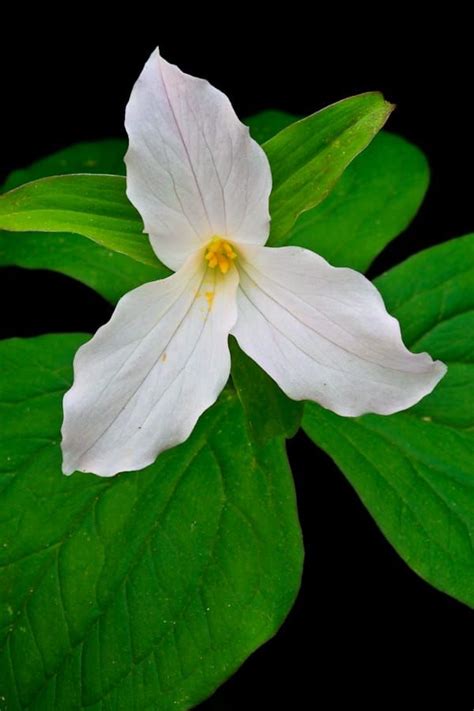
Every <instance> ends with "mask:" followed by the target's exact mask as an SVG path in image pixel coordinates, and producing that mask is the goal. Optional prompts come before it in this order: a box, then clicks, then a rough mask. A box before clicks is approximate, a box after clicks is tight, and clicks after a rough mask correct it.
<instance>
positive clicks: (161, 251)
mask: <svg viewBox="0 0 474 711" xmlns="http://www.w3.org/2000/svg"><path fill="white" fill-rule="evenodd" d="M125 125H126V129H127V132H128V135H129V139H130V146H129V150H128V153H127V155H126V158H125V162H126V165H127V194H128V197H129V198H130V200H131V202H132V203H133V204H134V205H135V207H136V208H137V209H138V211H139V212H140V214H141V216H142V218H143V221H144V225H145V232H147V233H148V235H149V238H150V241H151V244H152V246H153V249H154V250H155V252H156V254H157V256H158V257H159V259H161V261H162V262H164V263H165V264H166V265H167V266H168V267H170V268H171V269H173V270H174V271H175V272H176V273H175V274H173V275H172V276H170V277H169V278H167V279H163V280H161V281H156V282H153V283H150V284H144V285H143V286H140V287H138V288H137V289H134V290H133V291H131V292H130V293H128V294H126V295H125V296H124V297H123V298H122V299H121V300H120V301H119V303H118V305H117V308H116V309H115V312H114V314H113V316H112V318H111V320H110V321H109V323H107V324H106V325H105V326H103V327H102V328H100V329H99V331H98V332H97V333H96V335H95V336H94V337H93V338H92V339H91V340H90V341H89V342H88V343H86V344H85V345H84V346H82V348H80V349H79V351H78V353H77V355H76V358H75V361H74V371H75V377H74V385H73V387H72V388H71V390H69V392H68V393H67V394H66V396H65V398H64V424H63V429H62V433H63V442H62V448H63V456H64V464H63V471H64V472H65V473H66V474H70V473H71V472H73V471H75V470H80V471H88V472H94V473H95V474H99V475H100V476H112V475H113V474H116V473H117V472H119V471H126V470H135V469H141V468H142V467H145V466H146V465H148V464H150V463H152V462H153V461H154V460H155V458H156V456H157V455H158V454H159V453H160V452H161V451H163V450H164V449H168V448H169V447H173V446H174V445H176V444H178V443H180V442H183V440H185V439H186V438H187V437H188V436H189V435H190V433H191V431H192V429H193V427H194V425H195V424H196V421H197V420H198V418H199V416H200V415H201V413H202V412H203V411H204V410H206V409H207V408H208V407H209V406H210V405H212V404H213V403H214V402H215V400H216V399H217V397H218V395H219V393H220V392H221V390H222V389H223V387H224V386H225V384H226V382H227V379H228V377H229V372H230V355H229V348H228V336H229V334H233V335H234V336H235V337H236V339H237V341H238V343H239V345H240V347H241V348H242V349H243V350H244V351H245V352H246V353H247V354H248V355H249V356H251V357H252V358H253V359H254V360H255V361H256V362H257V363H258V364H259V365H260V366H261V367H262V368H264V370H266V372H267V373H268V374H269V375H270V376H271V377H272V378H273V379H274V380H275V381H276V382H277V383H278V385H279V386H280V387H281V388H282V390H284V392H285V393H286V394H287V395H288V396H289V397H290V398H294V399H296V400H302V399H305V400H314V401H316V402H318V403H320V404H321V405H323V406H324V407H327V408H329V409H331V410H333V411H334V412H336V413H338V414H340V415H347V416H356V415H362V414H363V413H367V412H375V413H380V414H385V415H388V414H390V413H393V412H397V411H398V410H403V409H405V408H407V407H410V406H411V405H413V404H414V403H416V402H417V401H418V400H420V399H421V398H422V397H423V396H425V395H426V394H427V393H429V392H431V390H432V389H433V388H434V387H435V385H436V383H437V382H438V381H439V380H440V379H441V378H442V377H443V375H444V373H445V372H446V367H445V366H444V365H443V364H442V363H441V362H439V361H436V362H433V361H432V359H431V358H430V357H429V355H427V354H426V353H422V354H416V355H415V354H412V353H410V352H409V351H408V350H407V349H406V348H405V346H404V345H403V342H402V340H401V336H400V328H399V325H398V322H397V321H396V320H395V319H394V318H392V317H391V316H389V315H388V314H387V312H386V310H385V307H384V304H383V301H382V298H381V296H380V295H379V293H378V291H377V290H376V289H375V287H374V286H372V284H371V283H370V282H369V281H367V279H365V277H363V276H362V275H361V274H358V273H357V272H355V271H352V270H351V269H335V268H334V267H331V266H330V265H329V264H328V263H327V262H326V261H325V260H324V259H322V258H321V257H319V256H318V255H317V254H314V253H313V252H310V251H308V250H306V249H302V248H299V247H281V248H278V249H272V248H268V247H264V246H263V245H264V244H265V242H266V240H267V237H268V232H269V224H270V215H269V212H268V202H269V195H270V191H271V173H270V167H269V164H268V161H267V158H266V156H265V153H264V152H263V150H262V149H261V148H260V146H259V145H258V144H257V143H256V142H255V141H254V140H252V139H251V138H250V136H249V132H248V129H247V128H246V127H245V126H244V125H243V124H242V123H241V122H240V121H239V120H238V118H237V117H236V115H235V113H234V110H233V108H232V106H231V104H230V102H229V100H228V99H227V97H226V96H225V95H224V94H222V93H221V92H220V91H218V90H217V89H215V88H214V87H212V86H211V85H210V84H208V82H206V81H204V80H202V79H196V78H195V77H192V76H189V75H187V74H183V72H181V71H180V70H179V69H178V68H177V67H176V66H174V65H171V64H168V63H167V62H166V61H165V60H164V59H162V58H161V57H160V54H159V52H158V50H156V51H155V52H154V53H153V54H152V55H151V57H150V59H149V60H148V62H147V64H146V65H145V67H144V69H143V71H142V73H141V75H140V77H139V79H138V81H137V83H136V84H135V86H134V88H133V91H132V95H131V97H130V101H129V103H128V106H127V112H126V120H125Z"/></svg>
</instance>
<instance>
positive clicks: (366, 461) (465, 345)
mask: <svg viewBox="0 0 474 711" xmlns="http://www.w3.org/2000/svg"><path fill="white" fill-rule="evenodd" d="M376 283H377V286H378V288H379V289H380V291H381V292H382V295H383V296H384V299H385V301H386V303H387V307H388V309H389V311H390V312H391V313H393V314H394V315H395V316H396V317H397V318H398V319H400V322H401V325H402V331H403V334H404V338H405V342H406V343H407V345H408V346H409V347H410V348H412V349H413V350H414V351H428V352H429V353H430V354H431V355H432V356H433V357H435V358H440V359H441V360H443V361H444V362H445V363H447V365H448V373H447V375H446V376H445V378H444V379H443V380H442V381H441V383H440V384H439V385H438V387H437V388H436V389H435V391H434V392H433V393H432V394H431V395H429V396H428V397H426V398H425V399H424V400H422V402H420V403H419V404H418V405H416V406H415V407H413V408H411V409H410V410H409V411H406V412H402V413H399V414H396V415H391V416H390V417H380V416H376V415H370V416H369V415H366V416H364V417H359V418H354V419H350V418H342V417H338V416H337V415H334V414H333V413H330V412H329V411H327V410H323V409H322V408H320V407H318V406H316V405H308V406H307V407H305V415H304V418H303V427H304V429H305V430H306V432H307V433H308V434H309V436H310V437H311V438H312V439H313V440H314V441H315V442H316V444H318V445H319V446H320V447H322V448H323V449H324V450H326V452H328V454H330V455H331V456H332V457H333V459H334V460H335V462H336V463H337V464H338V465H339V466H340V467H341V469H342V471H343V472H344V473H345V474H346V476H347V478H348V479H349V481H350V482H351V483H352V485H353V486H354V488H355V489H356V491H357V492H358V494H359V496H360V497H361V499H362V501H363V502H364V504H365V505H366V506H367V508H368V509H369V511H370V512H371V514H372V515H373V517H374V518H375V520H376V521H377V523H378V525H379V526H380V528H381V529H382V531H383V533H384V534H385V535H386V536H387V538H388V539H389V541H390V542H391V543H392V544H393V546H394V547H395V548H396V550H397V551H398V552H399V554H400V555H401V556H402V558H404V560H405V561H406V562H407V563H408V565H410V566H411V567H412V568H413V570H415V571H416V572H417V573H418V574H419V575H421V576H422V577H423V578H425V580H427V581H428V582H430V583H432V585H434V586H435V587H437V588H439V589H440V590H443V591H444V592H446V593H449V594H450V595H452V596H453V597H455V598H457V599H459V600H461V601H463V602H465V603H467V604H468V605H471V606H474V470H473V466H472V465H473V461H474V408H473V402H474V358H473V355H474V352H473V349H472V333H473V327H474V289H473V285H474V235H471V236H468V237H464V238H461V239H457V240H453V241H451V242H447V243H445V244H443V245H441V246H439V247H434V248H432V249H428V250H426V251H425V252H421V253H420V254H417V255H416V256H414V257H412V258H411V259H409V260H407V261H406V262H405V263H403V264H402V265H400V266H398V267H396V268H395V269H392V270H391V271H390V272H388V273H387V274H385V275H384V276H382V277H381V278H380V279H378V280H377V282H376Z"/></svg>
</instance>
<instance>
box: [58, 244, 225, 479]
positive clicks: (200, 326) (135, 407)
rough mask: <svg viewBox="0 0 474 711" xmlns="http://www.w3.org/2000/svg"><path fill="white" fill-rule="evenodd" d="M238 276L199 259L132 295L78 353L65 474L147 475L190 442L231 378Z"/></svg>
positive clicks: (67, 408) (69, 400)
mask: <svg viewBox="0 0 474 711" xmlns="http://www.w3.org/2000/svg"><path fill="white" fill-rule="evenodd" d="M237 284H238V273H237V270H236V269H235V268H232V269H231V271H230V272H229V273H228V274H226V276H225V277H223V276H222V275H221V274H220V272H219V270H218V269H214V270H211V269H206V268H204V267H203V256H202V253H200V254H199V255H198V257H197V258H196V257H191V258H190V259H189V260H188V261H187V262H186V264H185V265H184V266H183V267H182V268H181V269H180V271H178V272H177V273H176V274H173V275H172V276H171V277H169V278H168V279H163V280H161V281H155V282H152V283H149V284H144V285H143V286H140V287H138V289H134V290H133V291H131V292H129V293H128V294H126V295H125V296H124V297H123V298H122V299H121V300H120V301H119V303H118V305H117V307H116V309H115V311H114V314H113V316H112V318H111V320H110V321H109V323H107V324H106V325H105V326H103V327H102V328H100V329H99V330H98V331H97V333H96V335H95V336H94V337H93V338H92V340H90V341H89V342H88V343H86V344H85V345H84V346H82V347H81V348H80V349H79V351H78V352H77V354H76V358H75V361H74V376H75V377H74V385H73V387H72V388H71V390H69V392H68V393H67V394H66V396H65V398H64V423H63V429H62V434H63V442H62V449H63V471H64V473H65V474H70V473H72V472H73V471H75V470H80V471H88V472H93V473H95V474H99V475H100V476H112V475H113V474H116V473H117V472H119V471H129V470H135V469H141V468H143V467H145V466H147V465H148V464H151V463H152V462H153V461H154V460H155V458H156V456H157V455H158V454H159V453H160V452H161V451H162V450H164V449H168V448H169V447H172V446H174V445H176V444H179V443H180V442H182V441H184V440H185V439H186V438H187V437H188V436H189V434H190V433H191V431H192V429H193V427H194V425H195V423H196V421H197V419H198V418H199V416H200V414H201V413H202V412H203V411H204V410H206V408H208V407H209V406H210V405H212V403H214V402H215V400H216V398H217V397H218V395H219V393H220V391H221V390H222V388H223V387H224V385H225V383H226V381H227V379H228V377H229V370H230V356H229V349H228V344H227V340H228V334H229V330H230V329H231V327H232V326H233V324H234V323H235V319H236V316H237V310H236V290H237Z"/></svg>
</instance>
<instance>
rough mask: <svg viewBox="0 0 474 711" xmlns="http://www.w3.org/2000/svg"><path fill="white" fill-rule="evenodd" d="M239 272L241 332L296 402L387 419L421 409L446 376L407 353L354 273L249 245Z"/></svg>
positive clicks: (371, 291)
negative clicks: (416, 406)
mask: <svg viewBox="0 0 474 711" xmlns="http://www.w3.org/2000/svg"><path fill="white" fill-rule="evenodd" d="M242 257H244V259H242ZM239 271H240V287H239V291H238V296H237V304H238V320H237V323H236V325H235V327H234V329H233V331H232V333H233V334H234V335H235V336H236V338H237V340H238V342H239V344H240V346H241V348H242V349H243V350H244V351H245V352H246V353H247V354H248V355H249V356H251V357H252V358H253V359H254V360H255V361H256V362H257V363H259V364H260V365H261V366H262V368H264V370H266V371H267V373H269V375H271V377H272V378H273V379H274V380H275V381H276V382H277V383H278V384H279V385H280V387H281V388H282V390H284V391H285V392H286V393H287V395H289V397H291V398H294V399H295V400H315V401H316V402H319V403H320V404H321V405H323V406H324V407H327V408H329V409H330V410H333V411H334V412H336V413H338V414H340V415H347V416H357V415H362V414H364V413H368V412H376V413H379V414H383V415H388V414H391V413H393V412H397V411H399V410H404V409H406V408H408V407H410V406H411V405H414V404H415V403H416V402H418V400H420V399H421V398H422V397H424V396H425V395H427V394H428V393H429V392H431V390H432V389H433V388H434V387H435V385H436V384H437V383H438V382H439V380H441V378H442V377H443V375H444V374H445V372H446V366H445V365H444V364H443V363H441V362H440V361H435V362H433V361H432V359H431V358H430V356H429V355H428V354H427V353H421V354H413V353H410V351H408V350H407V349H406V348H405V346H404V344H403V342H402V339H401V334H400V327H399V324H398V321H397V320H396V319H394V318H393V317H392V316H389V314H388V313H387V311H386V310H385V306H384V304H383V301H382V297H381V296H380V294H379V292H378V291H377V290H376V288H375V287H374V286H373V285H372V284H371V283H370V282H369V281H368V280H367V279H366V278H365V277H363V276H362V274H359V273H358V272H355V271H353V270H352V269H335V268H334V267H331V266H330V265H329V264H328V263H327V262H326V261H325V260H324V259H322V258H321V257H319V256H318V255H316V254H314V253H313V252H310V251H308V250H306V249H301V248H298V247H282V248H280V249H270V248H268V247H246V248H245V252H243V250H241V259H240V261H239Z"/></svg>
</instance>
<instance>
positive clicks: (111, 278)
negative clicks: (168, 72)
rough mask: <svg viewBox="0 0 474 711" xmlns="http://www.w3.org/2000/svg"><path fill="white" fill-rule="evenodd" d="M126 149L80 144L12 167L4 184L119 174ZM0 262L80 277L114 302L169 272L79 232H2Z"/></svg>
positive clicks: (112, 143) (119, 144) (113, 143)
mask: <svg viewBox="0 0 474 711" xmlns="http://www.w3.org/2000/svg"><path fill="white" fill-rule="evenodd" d="M126 149H127V142H126V141H124V140H119V139H110V140H104V141H97V142H94V143H78V144H76V145H74V146H70V147H69V148H65V149H63V150H61V151H58V152H57V153H53V154H52V155H50V156H48V157H46V158H42V159H41V160H38V161H36V163H33V164H32V165H31V166H29V167H28V168H25V169H22V170H16V171H14V172H13V173H11V175H9V176H8V178H7V181H6V183H5V185H4V186H3V187H4V189H5V190H11V189H12V188H16V187H17V186H18V185H21V184H22V183H27V182H30V181H33V180H36V179H37V178H45V177H48V176H51V175H63V174H67V173H85V172H87V173H110V174H114V173H116V174H119V173H120V174H122V173H124V172H125V164H124V162H123V156H124V155H125V151H126ZM0 265H3V266H8V265H16V266H19V267H26V268H29V269H53V270H54V271H57V272H61V273H62V274H67V275H68V276H70V277H72V278H74V279H79V281H82V282H83V283H84V284H87V286H89V287H91V288H92V289H94V290H95V291H97V292H98V293H99V294H101V295H102V296H103V297H104V298H105V299H107V300H108V301H111V302H112V303H115V302H117V301H118V300H119V299H120V297H121V296H123V294H125V293H126V292H127V291H130V290H131V289H134V288H135V287H137V286H140V284H144V283H145V282H147V281H154V280H155V279H161V278H163V277H165V276H168V274H169V273H170V272H169V270H168V269H167V268H166V267H165V266H163V265H162V264H159V263H158V262H157V263H156V265H155V266H153V267H152V266H150V265H147V264H142V263H140V262H137V261H135V260H134V259H130V257H127V256H125V255H124V254H119V253H118V252H114V251H111V250H110V249H106V248H105V247H102V246H101V245H99V244H96V243H94V242H92V241H91V240H89V239H87V238H86V237H82V236H81V235H71V234H66V233H59V234H58V233H45V232H24V233H22V234H21V235H17V234H11V233H9V232H0Z"/></svg>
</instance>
